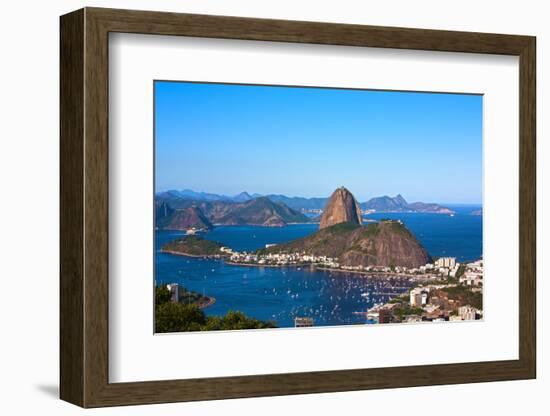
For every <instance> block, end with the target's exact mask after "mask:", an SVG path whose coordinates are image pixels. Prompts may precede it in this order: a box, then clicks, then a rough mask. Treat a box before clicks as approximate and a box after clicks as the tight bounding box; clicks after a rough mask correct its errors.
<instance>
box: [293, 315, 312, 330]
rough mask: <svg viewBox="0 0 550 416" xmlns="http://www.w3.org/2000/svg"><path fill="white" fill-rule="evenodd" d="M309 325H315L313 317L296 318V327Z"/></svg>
mask: <svg viewBox="0 0 550 416" xmlns="http://www.w3.org/2000/svg"><path fill="white" fill-rule="evenodd" d="M308 326H313V318H309V317H296V318H294V327H296V328H304V327H308Z"/></svg>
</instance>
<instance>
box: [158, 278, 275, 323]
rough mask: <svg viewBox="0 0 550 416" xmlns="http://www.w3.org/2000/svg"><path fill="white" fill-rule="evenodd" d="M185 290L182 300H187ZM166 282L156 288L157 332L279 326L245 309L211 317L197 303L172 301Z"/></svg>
mask: <svg viewBox="0 0 550 416" xmlns="http://www.w3.org/2000/svg"><path fill="white" fill-rule="evenodd" d="M192 293H193V292H185V294H184V296H183V297H182V300H186V299H187V298H186V296H185V295H186V294H192ZM170 300H171V294H170V291H169V290H168V288H167V287H166V286H165V285H162V286H158V287H157V288H156V291H155V305H156V307H155V332H157V333H162V332H189V331H215V330H225V331H228V330H235V329H261V328H276V325H275V324H274V323H272V322H265V321H260V320H258V319H254V318H249V317H247V316H246V315H245V314H244V313H242V312H234V311H230V312H228V313H227V314H226V315H225V316H209V317H207V316H206V315H205V314H204V312H203V311H202V310H201V309H200V308H199V307H198V306H197V305H196V304H193V303H190V304H189V303H186V302H171V301H170Z"/></svg>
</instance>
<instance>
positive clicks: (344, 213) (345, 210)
mask: <svg viewBox="0 0 550 416" xmlns="http://www.w3.org/2000/svg"><path fill="white" fill-rule="evenodd" d="M341 222H349V223H352V224H357V225H361V223H362V221H361V208H359V204H358V203H357V201H356V200H355V197H354V196H353V195H352V193H351V192H350V191H348V190H347V189H346V188H344V187H343V186H342V187H341V188H338V189H337V190H336V191H334V192H333V194H332V195H331V196H330V199H329V200H328V202H327V204H326V206H325V209H324V210H323V214H322V215H321V221H320V224H319V229H323V228H326V227H330V226H332V225H335V224H339V223H341Z"/></svg>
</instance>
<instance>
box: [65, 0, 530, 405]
mask: <svg viewBox="0 0 550 416" xmlns="http://www.w3.org/2000/svg"><path fill="white" fill-rule="evenodd" d="M535 49H536V47H535V38H534V37H530V36H518V35H500V34H486V33H466V32H451V31H435V30H421V29H404V28H390V27H375V26H360V25H344V24H329V23H315V22H296V21H283V20H266V19H251V18H240V17H226V16H206V15H189V14H175V13H159V12H146V11H129V10H113V9H98V8H85V9H82V10H78V11H75V12H72V13H70V14H67V15H65V16H62V17H61V178H60V181H61V272H60V274H61V276H60V278H61V305H60V323H61V351H60V358H61V369H60V371H61V386H60V395H61V398H62V399H63V400H66V401H69V402H71V403H74V404H77V405H79V406H82V407H101V406H115V405H129V404H146V403H163V402H177V401H190V400H212V399H225V398H237V397H257V396H268V395H287V394H303V393H319V392H336V391H349V390H362V389H376V388H396V387H410V386H422V385H437V384H453V383H474V382H487V381H499V380H516V379H528V378H535V377H536V334H535V318H536V317H535V310H536V305H535V299H536V296H535V295H536V291H535V281H536V276H535V248H536V246H535V244H536V235H535V229H536V227H535V225H536V211H535V209H536V208H535V200H536V193H535V183H536V180H535V160H536V150H535V109H536V97H535Z"/></svg>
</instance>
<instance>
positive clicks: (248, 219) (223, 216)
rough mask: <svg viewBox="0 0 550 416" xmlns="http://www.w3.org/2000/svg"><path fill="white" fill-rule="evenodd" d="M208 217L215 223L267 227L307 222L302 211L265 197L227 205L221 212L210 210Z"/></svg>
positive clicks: (307, 219)
mask: <svg viewBox="0 0 550 416" xmlns="http://www.w3.org/2000/svg"><path fill="white" fill-rule="evenodd" d="M218 205H219V204H218ZM218 208H219V207H218ZM209 218H210V220H211V221H212V222H214V223H216V224H225V225H262V226H267V227H280V226H283V225H286V224H288V223H295V222H309V218H307V217H306V216H305V215H303V214H302V213H300V212H298V211H296V210H294V209H292V208H289V207H287V206H286V205H284V204H280V203H276V202H273V201H271V200H270V199H269V198H267V197H259V198H254V199H251V200H249V201H247V202H244V203H241V204H231V205H228V206H227V209H226V210H223V212H222V210H219V209H218V210H215V209H214V210H210V211H209Z"/></svg>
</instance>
